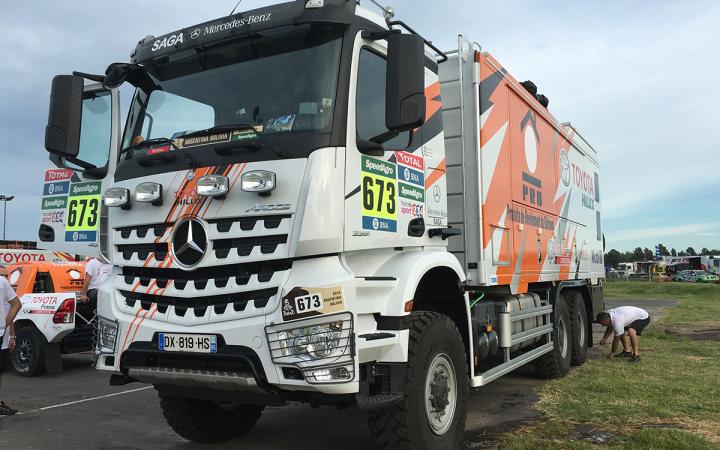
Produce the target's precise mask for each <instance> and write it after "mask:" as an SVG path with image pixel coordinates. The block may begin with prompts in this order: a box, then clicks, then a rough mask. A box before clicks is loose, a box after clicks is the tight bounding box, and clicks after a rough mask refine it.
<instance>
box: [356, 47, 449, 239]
mask: <svg viewBox="0 0 720 450" xmlns="http://www.w3.org/2000/svg"><path fill="white" fill-rule="evenodd" d="M386 49H387V42H386V41H385V40H379V41H371V40H366V39H363V38H362V37H361V36H360V35H358V36H357V38H356V41H355V52H354V56H353V68H354V69H353V75H354V76H353V77H351V87H350V95H349V97H350V101H349V108H348V126H347V136H348V145H347V150H346V159H345V160H346V177H345V250H362V249H368V248H387V247H403V246H419V245H428V244H433V243H435V244H437V243H438V241H439V239H437V238H436V239H435V240H434V241H433V240H432V239H431V238H429V236H428V234H427V229H428V228H430V227H433V226H435V227H441V226H444V225H446V224H447V194H446V192H447V189H446V184H445V178H446V177H445V147H444V143H443V133H442V115H441V109H440V89H439V84H438V77H437V74H436V73H433V72H432V71H431V70H429V69H428V68H427V67H426V68H425V96H426V104H427V107H426V118H425V123H424V125H422V126H420V127H418V128H415V129H414V130H411V131H404V132H400V133H399V134H398V135H397V136H395V137H394V138H392V139H390V140H389V141H387V142H385V143H384V144H383V145H384V147H385V151H384V152H382V151H380V152H367V151H365V152H363V151H361V147H363V143H362V142H363V141H369V140H370V139H371V138H373V137H376V136H379V135H381V134H383V133H387V132H388V129H387V128H386V127H385V102H386V71H387V61H386V56H385V55H386V53H387V50H386ZM429 195H431V196H432V199H431V200H429V199H428V196H429ZM427 205H429V206H430V207H432V211H431V212H429V211H428V208H427V207H426V206H427ZM411 221H414V222H413V223H418V222H419V223H420V224H422V225H423V226H422V227H417V228H416V227H410V224H411ZM420 228H422V230H420ZM371 241H372V242H371Z"/></svg>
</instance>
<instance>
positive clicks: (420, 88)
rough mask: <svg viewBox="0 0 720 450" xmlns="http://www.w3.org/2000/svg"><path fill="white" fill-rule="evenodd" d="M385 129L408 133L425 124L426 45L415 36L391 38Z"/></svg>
mask: <svg viewBox="0 0 720 450" xmlns="http://www.w3.org/2000/svg"><path fill="white" fill-rule="evenodd" d="M386 83H387V88H386V89H387V97H386V104H385V126H386V127H387V129H388V130H391V131H397V132H401V131H407V130H412V129H414V128H417V127H419V126H421V125H422V124H423V123H425V42H424V41H423V38H422V37H420V36H418V35H415V34H400V33H393V34H391V35H390V36H388V54H387V80H386Z"/></svg>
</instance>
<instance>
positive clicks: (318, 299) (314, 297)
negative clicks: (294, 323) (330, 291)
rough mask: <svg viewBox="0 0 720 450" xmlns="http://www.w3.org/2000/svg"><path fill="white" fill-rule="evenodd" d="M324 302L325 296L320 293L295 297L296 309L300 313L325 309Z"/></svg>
mask: <svg viewBox="0 0 720 450" xmlns="http://www.w3.org/2000/svg"><path fill="white" fill-rule="evenodd" d="M324 304H325V301H324V299H323V296H322V295H321V294H319V293H317V294H309V295H300V296H297V297H295V311H297V312H298V314H300V313H305V312H310V311H319V310H321V309H323V305H324Z"/></svg>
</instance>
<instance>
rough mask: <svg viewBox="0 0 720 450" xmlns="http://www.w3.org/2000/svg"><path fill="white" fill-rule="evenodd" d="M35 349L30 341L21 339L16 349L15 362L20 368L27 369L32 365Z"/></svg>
mask: <svg viewBox="0 0 720 450" xmlns="http://www.w3.org/2000/svg"><path fill="white" fill-rule="evenodd" d="M32 355H33V348H32V344H31V343H30V340H29V339H27V338H24V339H20V342H18V344H17V348H16V349H15V358H14V359H15V362H16V365H17V367H18V368H22V369H25V368H27V367H28V366H29V365H30V361H31V360H32Z"/></svg>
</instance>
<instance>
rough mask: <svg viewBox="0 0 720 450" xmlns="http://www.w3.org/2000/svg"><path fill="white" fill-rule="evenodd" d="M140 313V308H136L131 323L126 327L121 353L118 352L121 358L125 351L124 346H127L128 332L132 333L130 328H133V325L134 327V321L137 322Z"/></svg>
mask: <svg viewBox="0 0 720 450" xmlns="http://www.w3.org/2000/svg"><path fill="white" fill-rule="evenodd" d="M141 311H142V308H138V310H137V312H136V313H135V318H134V319H133V320H132V322H130V326H129V327H128V331H127V334H125V341H123V345H122V351H121V352H120V355H121V356H122V353H123V352H124V351H125V344H127V340H128V336H130V331H132V327H133V325H135V321H136V320H137V318H138V316H139V315H140V312H141Z"/></svg>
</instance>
